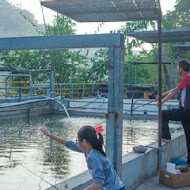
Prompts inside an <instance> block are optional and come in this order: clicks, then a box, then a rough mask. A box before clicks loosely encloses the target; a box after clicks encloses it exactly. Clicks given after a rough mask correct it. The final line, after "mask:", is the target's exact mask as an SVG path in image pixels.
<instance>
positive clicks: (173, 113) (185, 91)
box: [162, 59, 190, 164]
mask: <svg viewBox="0 0 190 190" xmlns="http://www.w3.org/2000/svg"><path fill="white" fill-rule="evenodd" d="M189 70H190V63H189V61H188V60H185V59H183V60H180V61H179V62H178V73H179V77H180V79H181V81H180V82H179V84H178V85H177V86H176V87H175V88H173V89H171V90H170V91H167V92H165V93H162V97H163V99H162V104H163V103H164V102H166V101H167V100H168V99H170V98H172V97H174V96H175V95H176V94H177V93H178V92H180V100H179V108H178V109H172V110H163V111H162V142H170V141H171V135H170V131H169V125H168V124H169V121H170V120H171V121H181V122H182V125H183V128H184V131H185V135H186V141H187V151H188V159H187V164H190V74H189Z"/></svg>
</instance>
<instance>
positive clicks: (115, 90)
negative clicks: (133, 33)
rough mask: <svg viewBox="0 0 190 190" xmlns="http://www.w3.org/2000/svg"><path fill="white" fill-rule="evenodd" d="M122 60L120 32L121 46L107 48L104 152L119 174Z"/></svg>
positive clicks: (122, 43) (121, 132) (122, 44)
mask: <svg viewBox="0 0 190 190" xmlns="http://www.w3.org/2000/svg"><path fill="white" fill-rule="evenodd" d="M123 62H124V35H122V34H121V47H114V48H110V49H109V81H108V113H107V122H106V152H107V155H108V157H109V159H110V161H111V162H112V164H113V166H114V168H115V170H116V171H117V173H118V175H119V176H121V173H122V137H123Z"/></svg>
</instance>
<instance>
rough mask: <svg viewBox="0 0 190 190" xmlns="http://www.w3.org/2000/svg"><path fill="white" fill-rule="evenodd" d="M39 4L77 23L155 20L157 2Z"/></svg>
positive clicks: (56, 0)
mask: <svg viewBox="0 0 190 190" xmlns="http://www.w3.org/2000/svg"><path fill="white" fill-rule="evenodd" d="M41 4H42V5H43V6H45V7H48V8H50V9H52V10H54V11H56V12H58V13H60V14H63V15H65V16H68V17H70V18H72V19H74V20H76V21H78V22H114V21H135V20H157V19H158V15H159V14H160V12H161V10H160V2H159V0H45V1H42V2H41Z"/></svg>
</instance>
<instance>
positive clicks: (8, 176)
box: [0, 115, 181, 190]
mask: <svg viewBox="0 0 190 190" xmlns="http://www.w3.org/2000/svg"><path fill="white" fill-rule="evenodd" d="M104 120H105V119H104V118H90V117H87V118H86V117H85V118H84V117H71V118H64V117H63V116H61V115H46V116H40V117H34V118H30V119H18V120H7V121H5V122H1V123H0V190H38V189H39V190H40V189H41V190H43V189H45V188H47V187H49V186H50V185H49V184H48V183H47V182H49V183H51V184H56V183H58V182H61V181H62V180H63V179H65V178H68V177H71V176H74V175H76V174H78V173H80V172H82V171H84V170H86V169H87V167H86V162H85V159H84V156H83V154H80V153H76V152H73V151H70V150H68V149H67V148H66V147H64V146H63V145H61V144H59V143H56V142H55V141H52V140H50V139H49V138H48V137H46V136H43V135H42V133H41V132H40V128H41V127H42V126H46V127H48V128H49V130H50V131H51V133H53V134H55V135H59V136H62V137H65V138H66V139H69V140H74V141H75V140H76V139H77V131H78V129H79V128H80V127H81V126H83V125H92V126H95V125H97V124H99V123H101V122H103V121H104ZM103 125H104V126H105V123H104V124H103ZM157 125H158V123H157V122H156V121H126V120H124V131H123V154H126V153H128V152H130V151H132V147H133V146H135V145H139V144H142V145H148V144H150V143H152V142H154V141H156V140H157V131H158V130H157ZM170 127H171V128H170V129H171V131H172V133H173V132H174V131H176V130H181V125H179V124H177V123H176V124H175V123H172V124H171V125H170ZM42 179H44V180H46V181H47V182H45V181H44V180H42Z"/></svg>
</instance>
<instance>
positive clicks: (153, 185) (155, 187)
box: [134, 174, 190, 190]
mask: <svg viewBox="0 0 190 190" xmlns="http://www.w3.org/2000/svg"><path fill="white" fill-rule="evenodd" d="M174 189H176V190H190V186H186V187H181V188H171V187H169V186H166V185H162V184H159V176H158V174H157V175H155V176H152V177H151V178H149V179H147V180H146V181H145V182H144V183H143V184H141V185H139V186H138V187H136V188H135V189H134V190H174Z"/></svg>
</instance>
